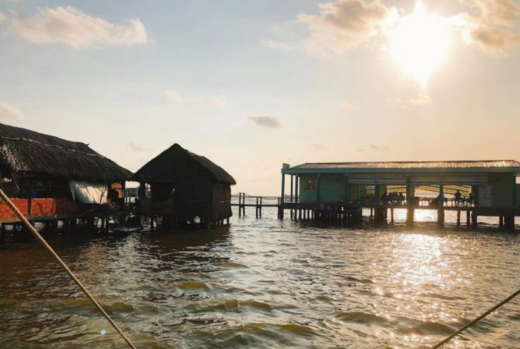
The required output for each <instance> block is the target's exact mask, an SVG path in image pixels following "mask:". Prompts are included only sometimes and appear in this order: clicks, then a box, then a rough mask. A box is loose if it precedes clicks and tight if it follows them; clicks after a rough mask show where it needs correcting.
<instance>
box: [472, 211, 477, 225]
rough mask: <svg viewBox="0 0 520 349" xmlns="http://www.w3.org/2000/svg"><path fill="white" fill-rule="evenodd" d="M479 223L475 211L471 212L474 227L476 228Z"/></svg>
mask: <svg viewBox="0 0 520 349" xmlns="http://www.w3.org/2000/svg"><path fill="white" fill-rule="evenodd" d="M477 225H478V216H477V215H476V214H475V212H472V213H471V226H472V227H473V228H476V227H477Z"/></svg>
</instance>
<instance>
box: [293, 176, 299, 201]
mask: <svg viewBox="0 0 520 349" xmlns="http://www.w3.org/2000/svg"><path fill="white" fill-rule="evenodd" d="M294 195H295V200H294V201H295V204H298V203H299V202H300V176H296V188H295V194H294Z"/></svg>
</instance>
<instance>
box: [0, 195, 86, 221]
mask: <svg viewBox="0 0 520 349" xmlns="http://www.w3.org/2000/svg"><path fill="white" fill-rule="evenodd" d="M11 201H12V202H13V204H14V205H15V206H16V207H17V208H18V210H20V212H21V213H22V214H23V215H25V216H27V215H28V214H29V212H28V211H29V199H11ZM84 210H86V208H85V207H84V206H83V205H81V204H78V203H75V202H73V201H71V200H69V199H38V198H34V199H32V202H31V212H30V216H55V215H58V214H74V215H75V214H79V213H81V212H83V211H84ZM14 217H16V216H15V214H14V213H13V211H12V210H11V209H10V208H9V207H8V206H7V205H6V204H5V202H3V201H0V222H1V221H3V220H9V219H10V218H14Z"/></svg>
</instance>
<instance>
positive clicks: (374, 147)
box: [368, 144, 390, 150]
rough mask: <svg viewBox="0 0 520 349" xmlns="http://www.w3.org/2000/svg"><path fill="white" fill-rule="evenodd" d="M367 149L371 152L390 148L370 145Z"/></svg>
mask: <svg viewBox="0 0 520 349" xmlns="http://www.w3.org/2000/svg"><path fill="white" fill-rule="evenodd" d="M368 148H369V149H372V150H388V149H390V148H388V147H381V146H378V145H375V144H370V145H369V146H368Z"/></svg>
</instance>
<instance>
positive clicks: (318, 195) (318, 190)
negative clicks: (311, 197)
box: [316, 173, 321, 202]
mask: <svg viewBox="0 0 520 349" xmlns="http://www.w3.org/2000/svg"><path fill="white" fill-rule="evenodd" d="M320 189H321V180H320V174H319V173H318V174H317V175H316V201H318V202H319V201H320V200H321V197H320Z"/></svg>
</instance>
